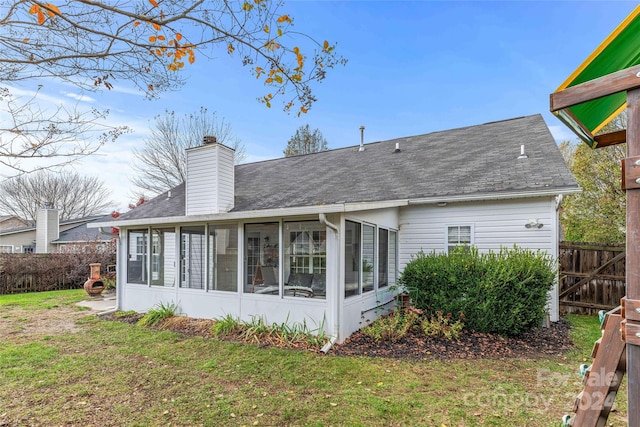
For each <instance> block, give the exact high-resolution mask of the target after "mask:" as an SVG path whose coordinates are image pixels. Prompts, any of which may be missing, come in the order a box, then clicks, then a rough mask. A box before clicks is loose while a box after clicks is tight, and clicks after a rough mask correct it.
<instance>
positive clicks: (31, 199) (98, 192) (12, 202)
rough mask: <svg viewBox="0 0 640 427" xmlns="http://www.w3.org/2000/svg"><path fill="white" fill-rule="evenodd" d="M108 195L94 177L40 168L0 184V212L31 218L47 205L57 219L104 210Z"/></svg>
mask: <svg viewBox="0 0 640 427" xmlns="http://www.w3.org/2000/svg"><path fill="white" fill-rule="evenodd" d="M109 194H110V193H109V190H107V189H106V188H105V186H104V184H103V183H102V181H100V179H99V178H97V177H88V176H80V175H79V174H78V173H77V172H61V173H56V172H53V171H50V170H41V171H37V172H33V173H31V174H26V175H20V176H16V177H13V178H11V179H7V180H5V181H3V182H1V183H0V212H3V213H5V214H7V215H16V216H18V217H20V218H25V219H29V220H32V221H35V219H36V214H37V212H38V209H40V208H42V207H43V206H45V205H50V206H53V207H55V208H57V209H59V210H60V219H61V220H64V219H70V218H82V217H85V216H91V215H99V214H102V213H104V212H105V210H106V209H107V207H108V206H109V205H110V204H111V203H112V202H111V201H110V200H109V199H108V197H109Z"/></svg>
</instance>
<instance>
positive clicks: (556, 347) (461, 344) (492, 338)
mask: <svg viewBox="0 0 640 427" xmlns="http://www.w3.org/2000/svg"><path fill="white" fill-rule="evenodd" d="M141 317H142V315H141V314H137V313H130V314H125V315H119V316H116V315H114V314H110V315H108V316H105V317H104V319H105V320H111V321H120V322H126V323H131V324H134V323H136V322H137V321H138V320H139V319H140V318H141ZM212 324H213V320H210V319H192V318H188V317H182V316H180V317H174V318H171V319H168V320H165V321H164V322H162V323H160V324H159V325H158V326H156V328H157V329H161V330H169V331H172V332H177V333H180V334H183V335H186V336H201V337H205V338H214V336H213V334H212V333H211V332H210V331H209V328H210V327H211V325H212ZM569 329H570V325H569V323H568V322H567V321H566V320H560V321H559V322H557V323H552V324H551V326H550V327H548V328H536V329H534V330H532V331H530V332H527V333H525V334H522V335H520V336H518V337H502V336H500V335H494V334H483V333H477V332H471V331H465V330H463V331H462V332H461V334H460V337H459V339H458V340H447V339H444V338H437V337H428V336H426V335H425V334H424V333H422V332H421V331H419V330H413V331H410V332H409V333H408V334H407V335H406V336H405V337H404V338H402V339H400V340H398V341H396V342H390V341H375V340H374V339H373V338H370V337H368V336H366V335H364V334H363V333H362V332H356V333H354V334H353V335H351V336H350V337H349V338H348V339H347V340H346V341H345V342H344V343H342V344H335V345H334V346H333V348H332V349H331V351H329V353H328V354H329V355H335V356H372V357H386V358H397V359H429V358H431V359H433V358H435V359H444V360H446V359H482V358H492V359H502V358H508V357H548V356H557V355H562V354H564V353H565V352H566V351H568V350H570V349H572V348H573V342H572V341H571V338H570V337H569ZM217 339H224V340H228V341H236V342H237V341H243V338H242V336H241V335H240V334H231V335H227V336H225V337H219V338H217ZM254 342H255V341H254ZM260 345H262V346H265V347H287V348H295V349H301V350H308V351H315V352H319V349H318V348H315V347H311V346H308V345H307V346H305V345H304V343H292V344H288V345H279V344H278V343H277V342H273V341H271V340H266V341H264V342H261V343H260Z"/></svg>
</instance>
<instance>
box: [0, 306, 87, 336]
mask: <svg viewBox="0 0 640 427" xmlns="http://www.w3.org/2000/svg"><path fill="white" fill-rule="evenodd" d="M90 314H92V312H91V310H79V309H78V308H77V307H56V308H51V309H47V310H25V309H24V308H21V307H7V306H4V307H3V308H2V310H0V340H2V339H4V338H8V337H21V338H22V337H24V338H32V337H36V336H46V335H57V334H60V333H65V332H77V331H79V330H80V327H79V326H78V325H77V324H76V322H77V321H78V320H80V319H82V318H84V317H86V316H88V315H90Z"/></svg>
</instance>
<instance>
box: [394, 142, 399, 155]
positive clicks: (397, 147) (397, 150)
mask: <svg viewBox="0 0 640 427" xmlns="http://www.w3.org/2000/svg"><path fill="white" fill-rule="evenodd" d="M393 152H394V153H399V152H400V143H399V142H396V149H395V150H393Z"/></svg>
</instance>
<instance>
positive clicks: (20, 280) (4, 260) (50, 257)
mask: <svg viewBox="0 0 640 427" xmlns="http://www.w3.org/2000/svg"><path fill="white" fill-rule="evenodd" d="M91 262H100V263H101V264H102V272H103V273H104V274H106V273H107V266H109V265H111V264H114V263H115V254H111V253H103V254H91V253H89V254H87V253H82V254H61V253H56V254H0V295H3V294H16V293H23V292H43V291H55V290H62V289H80V288H82V286H83V284H84V282H85V280H87V278H88V277H89V263H91Z"/></svg>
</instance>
